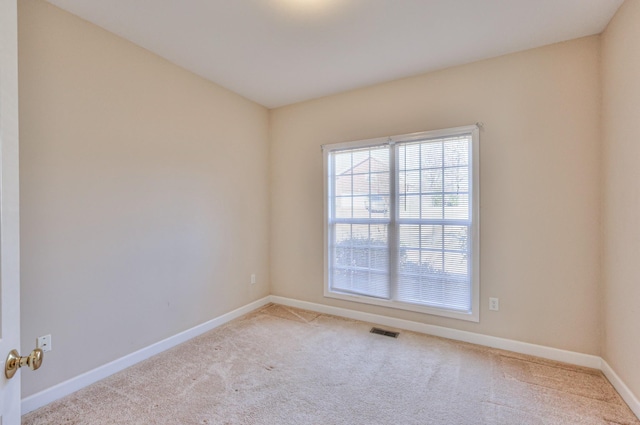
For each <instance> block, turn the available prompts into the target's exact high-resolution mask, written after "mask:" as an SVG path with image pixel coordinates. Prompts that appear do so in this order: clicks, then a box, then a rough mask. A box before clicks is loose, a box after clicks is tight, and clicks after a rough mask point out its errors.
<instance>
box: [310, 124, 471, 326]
mask: <svg viewBox="0 0 640 425" xmlns="http://www.w3.org/2000/svg"><path fill="white" fill-rule="evenodd" d="M465 134H467V135H468V134H470V135H471V144H472V147H471V155H472V158H471V161H469V167H470V168H471V170H470V174H471V176H472V177H471V180H472V181H471V197H470V200H471V203H472V204H471V222H472V224H471V232H470V236H471V238H472V241H471V242H472V243H471V310H470V311H469V312H461V311H458V310H451V309H446V308H439V307H432V306H426V305H418V304H411V303H406V302H402V301H395V300H387V299H380V298H374V297H370V296H366V295H357V294H350V293H343V292H337V291H332V290H331V288H330V282H329V279H330V273H329V270H330V269H329V268H330V237H331V234H330V223H329V211H330V209H331V208H332V205H331V200H332V199H333V193H332V191H333V189H332V184H331V182H330V177H331V176H330V173H329V171H330V164H329V155H330V153H331V152H335V151H339V150H344V149H354V148H364V147H375V146H382V145H394V144H396V143H402V142H411V141H419V140H428V139H438V138H443V137H450V136H457V135H465ZM322 150H323V157H324V177H323V179H324V296H325V297H327V298H335V299H340V300H346V301H353V302H359V303H364V304H372V305H377V306H383V307H391V308H395V309H401V310H408V311H415V312H420V313H426V314H432V315H436V316H444V317H450V318H455V319H461V320H467V321H472V322H479V321H480V166H479V165H480V129H479V127H478V125H470V126H463V127H455V128H449V129H442V130H432V131H424V132H419V133H411V134H403V135H398V136H391V137H381V138H375V139H366V140H358V141H352V142H344V143H334V144H330V145H323V146H322ZM394 152H395V149H392V152H391V161H392V167H391V170H390V178H391V186H392V188H391V193H392V195H391V196H390V198H397V196H398V190H399V189H398V182H397V180H398V179H397V173H398V170H397V165H398V164H397V159H396V158H395V154H394ZM391 203H392V204H393V206H394V207H395V204H396V202H395V201H394V200H392V201H391ZM395 215H396V214H395V213H394V214H393V215H392V218H391V220H392V223H391V225H390V226H389V236H388V237H389V257H390V258H391V257H392V256H393V255H394V250H396V249H397V248H396V247H395V244H396V242H395V241H396V240H397V234H396V232H397V228H398V225H397V223H396V222H395V219H396V217H395ZM390 273H391V276H392V277H393V275H394V274H395V273H394V271H393V270H391V271H390ZM390 280H391V279H390ZM390 285H391V286H392V287H393V285H395V283H394V282H390Z"/></svg>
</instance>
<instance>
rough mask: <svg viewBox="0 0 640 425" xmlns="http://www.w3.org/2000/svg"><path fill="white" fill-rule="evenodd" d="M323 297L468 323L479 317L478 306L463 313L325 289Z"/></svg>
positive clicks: (477, 320)
mask: <svg viewBox="0 0 640 425" xmlns="http://www.w3.org/2000/svg"><path fill="white" fill-rule="evenodd" d="M324 296H325V297H326V298H335V299H338V300H344V301H352V302H356V303H361V304H371V305H377V306H381V307H388V308H395V309H397V310H406V311H413V312H417V313H424V314H431V315H433V316H441V317H448V318H451V319H458V320H465V321H468V322H480V317H479V316H480V315H479V313H478V310H479V306H476V305H474V308H473V312H471V313H464V312H459V311H455V310H448V309H445V308H437V307H428V306H423V305H417V304H410V303H404V302H401V301H390V300H384V299H379V298H372V297H367V296H362V295H354V294H346V293H341V292H334V291H329V290H328V289H327V288H326V287H325V290H324Z"/></svg>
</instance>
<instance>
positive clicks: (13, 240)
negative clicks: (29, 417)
mask: <svg viewBox="0 0 640 425" xmlns="http://www.w3.org/2000/svg"><path fill="white" fill-rule="evenodd" d="M17 24H18V16H17V0H0V364H1V365H2V371H0V425H19V424H20V374H21V372H18V373H17V374H16V376H14V377H13V379H6V377H5V374H4V367H5V359H6V358H7V354H9V352H10V351H11V350H12V349H18V350H19V349H20V247H19V243H20V225H19V214H18V208H19V196H18V195H19V186H18V33H17V27H18V25H17Z"/></svg>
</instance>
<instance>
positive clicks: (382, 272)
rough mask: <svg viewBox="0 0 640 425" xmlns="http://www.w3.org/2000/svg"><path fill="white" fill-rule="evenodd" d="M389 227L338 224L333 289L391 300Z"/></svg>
mask: <svg viewBox="0 0 640 425" xmlns="http://www.w3.org/2000/svg"><path fill="white" fill-rule="evenodd" d="M387 232H388V226H387V225H383V224H336V225H335V226H334V235H335V237H334V241H335V242H334V245H333V246H332V247H331V253H332V259H331V264H332V266H331V277H330V279H331V288H332V289H335V290H339V291H344V292H348V293H357V294H363V295H370V296H373V297H382V298H388V295H389V248H388V236H387V235H388V233H387Z"/></svg>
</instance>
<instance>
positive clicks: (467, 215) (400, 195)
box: [325, 126, 479, 320]
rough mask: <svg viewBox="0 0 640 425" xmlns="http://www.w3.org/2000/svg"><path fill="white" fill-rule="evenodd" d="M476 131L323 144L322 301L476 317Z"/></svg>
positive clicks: (451, 131) (470, 129) (477, 283)
mask: <svg viewBox="0 0 640 425" xmlns="http://www.w3.org/2000/svg"><path fill="white" fill-rule="evenodd" d="M477 138H478V131H477V127H475V126H473V127H463V128H456V129H450V130H442V131H436V132H425V133H419V134H412V135H407V136H397V137H392V138H388V139H385V140H369V141H361V142H351V143H347V144H342V145H329V146H326V147H325V166H326V172H327V176H326V177H327V180H326V182H327V186H326V188H327V190H326V205H327V209H326V218H327V220H326V232H327V235H326V236H327V239H326V240H327V247H326V255H327V261H326V264H327V267H326V276H327V279H326V280H327V283H326V287H325V295H327V296H333V297H337V298H346V299H352V300H353V299H355V300H357V301H363V302H368V303H373V304H380V305H391V306H393V307H399V308H406V309H409V310H418V311H425V312H429V313H434V314H442V315H446V316H450V317H462V318H466V319H468V320H477V318H478V312H477V304H478V296H477V295H478V294H477V293H478V286H479V282H478V276H479V273H478V258H479V257H478V253H477V247H478V246H479V241H478V234H479V232H478V193H477V192H478V190H477V187H478V184H477V183H478V182H477V175H478V173H477V143H478V141H477Z"/></svg>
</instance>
